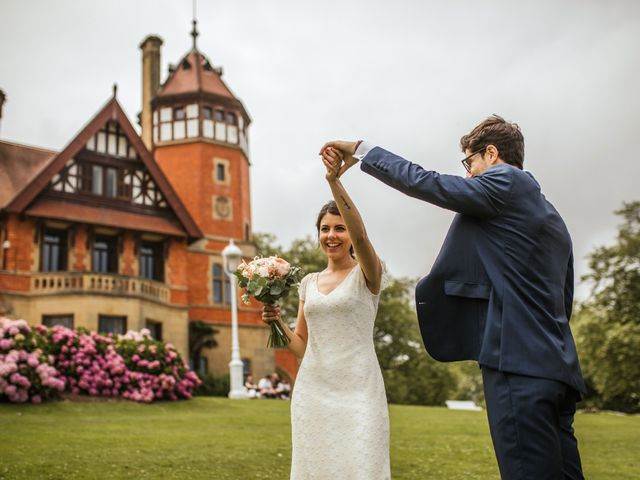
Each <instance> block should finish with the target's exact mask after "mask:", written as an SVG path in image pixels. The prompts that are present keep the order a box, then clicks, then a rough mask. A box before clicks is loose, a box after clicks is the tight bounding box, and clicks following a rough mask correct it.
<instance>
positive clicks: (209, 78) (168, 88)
mask: <svg viewBox="0 0 640 480" xmlns="http://www.w3.org/2000/svg"><path fill="white" fill-rule="evenodd" d="M220 76H221V73H220V70H217V69H214V67H213V66H212V65H211V63H210V62H209V60H208V59H207V57H205V56H204V55H203V54H201V53H200V52H199V51H197V50H191V51H190V52H189V53H188V54H187V55H186V56H185V57H184V58H183V59H182V60H181V61H180V63H179V64H178V65H177V66H176V69H175V70H174V71H173V73H172V74H171V75H169V78H168V79H167V81H166V82H164V84H163V85H162V86H161V87H160V91H159V92H158V95H157V96H158V97H163V96H169V95H178V94H181V93H193V92H206V93H211V94H214V95H219V96H221V97H228V98H233V99H235V98H236V97H235V96H234V95H233V93H231V90H229V87H227V85H226V84H225V83H224V82H223V81H222V78H220Z"/></svg>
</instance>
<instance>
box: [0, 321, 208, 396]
mask: <svg viewBox="0 0 640 480" xmlns="http://www.w3.org/2000/svg"><path fill="white" fill-rule="evenodd" d="M199 384H200V380H199V378H198V377H197V375H196V374H195V373H194V372H192V371H190V370H189V368H188V366H187V365H186V364H185V363H184V362H183V360H182V358H181V357H180V354H179V353H178V352H177V351H176V349H175V347H174V346H173V345H172V344H170V343H164V342H162V341H157V340H154V339H153V338H151V336H150V334H149V331H148V330H146V329H143V330H142V331H141V332H127V334H126V335H123V336H121V335H119V336H117V337H113V336H112V335H110V334H109V335H107V336H104V335H100V334H98V333H96V332H90V331H88V330H86V329H82V328H80V329H78V330H72V329H69V328H66V327H63V326H55V327H53V328H47V327H45V326H42V325H38V326H36V327H35V328H33V329H32V328H31V327H29V326H28V325H27V323H26V322H25V321H24V320H15V321H14V320H9V319H0V398H2V397H6V398H7V399H8V400H9V401H11V402H27V401H31V402H33V403H39V402H41V401H42V400H43V399H45V398H50V397H53V396H54V395H55V394H56V393H59V392H62V391H64V390H65V389H66V391H69V392H72V393H74V394H86V395H91V396H106V397H122V398H126V399H129V400H134V401H137V402H147V403H149V402H152V401H154V400H160V399H165V400H178V399H182V398H191V396H192V393H193V390H194V389H195V388H196V387H197V386H198V385H199Z"/></svg>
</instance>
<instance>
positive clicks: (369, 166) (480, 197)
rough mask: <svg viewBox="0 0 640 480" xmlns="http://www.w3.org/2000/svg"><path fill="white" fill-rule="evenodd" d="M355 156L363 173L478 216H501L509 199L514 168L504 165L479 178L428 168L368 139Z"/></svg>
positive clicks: (458, 210) (453, 208)
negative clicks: (373, 143)
mask: <svg viewBox="0 0 640 480" xmlns="http://www.w3.org/2000/svg"><path fill="white" fill-rule="evenodd" d="M353 157H354V158H355V159H356V160H360V162H361V165H360V168H361V170H362V171H363V172H366V173H368V174H369V175H372V176H374V177H375V178H377V179H378V180H381V181H382V182H384V183H386V184H387V185H389V186H390V187H393V188H395V189H396V190H399V191H401V192H402V193H404V194H406V195H409V196H411V197H414V198H418V199H420V200H424V201H425V202H429V203H432V204H434V205H437V206H439V207H442V208H446V209H448V210H453V211H455V212H459V213H463V214H466V215H472V216H477V217H493V216H496V215H498V214H499V213H500V211H501V210H502V208H503V206H504V205H505V203H506V202H507V200H508V198H509V193H510V191H511V186H512V183H513V171H512V169H511V167H510V166H508V165H504V164H500V165H496V166H494V167H492V168H490V169H488V170H487V171H486V172H485V173H483V174H482V175H479V176H477V177H472V178H464V177H459V176H456V175H445V174H440V173H438V172H434V171H432V170H425V169H424V168H422V167H421V166H420V165H417V164H415V163H412V162H409V161H408V160H405V159H404V158H402V157H400V156H398V155H396V154H394V153H391V152H389V151H387V150H385V149H383V148H381V147H377V146H373V145H370V144H368V143H366V142H363V143H361V144H360V145H358V148H357V150H356V151H355V152H354V154H353Z"/></svg>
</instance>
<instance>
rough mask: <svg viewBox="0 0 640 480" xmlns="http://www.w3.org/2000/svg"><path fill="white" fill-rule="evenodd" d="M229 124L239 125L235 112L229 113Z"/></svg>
mask: <svg viewBox="0 0 640 480" xmlns="http://www.w3.org/2000/svg"><path fill="white" fill-rule="evenodd" d="M227 123H228V124H229V125H236V123H237V118H236V114H235V113H233V112H227Z"/></svg>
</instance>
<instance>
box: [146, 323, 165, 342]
mask: <svg viewBox="0 0 640 480" xmlns="http://www.w3.org/2000/svg"><path fill="white" fill-rule="evenodd" d="M145 327H146V328H147V329H148V330H149V331H150V332H151V337H152V338H153V339H154V340H162V322H156V321H155V320H149V319H148V318H147V320H146V322H145Z"/></svg>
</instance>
